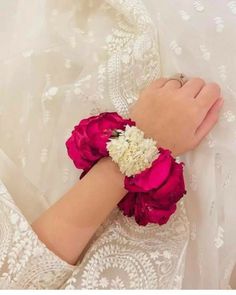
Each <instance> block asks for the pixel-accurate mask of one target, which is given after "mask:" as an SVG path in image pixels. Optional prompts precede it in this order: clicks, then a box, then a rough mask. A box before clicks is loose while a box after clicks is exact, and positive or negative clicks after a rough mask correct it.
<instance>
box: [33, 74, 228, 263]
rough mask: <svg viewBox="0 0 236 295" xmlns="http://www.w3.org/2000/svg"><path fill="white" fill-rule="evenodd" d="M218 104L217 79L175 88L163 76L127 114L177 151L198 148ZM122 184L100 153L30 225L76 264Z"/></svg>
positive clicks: (120, 192)
mask: <svg viewBox="0 0 236 295" xmlns="http://www.w3.org/2000/svg"><path fill="white" fill-rule="evenodd" d="M222 105H223V99H222V98H221V94H220V88H219V86H218V85H217V84H214V83H209V84H206V83H205V82H204V81H203V80H202V79H199V78H194V79H190V80H189V81H188V82H187V83H186V84H185V85H184V86H183V87H180V84H179V82H178V81H173V80H171V81H168V79H165V78H162V79H158V80H156V81H153V82H152V83H151V84H150V85H149V86H148V87H147V88H146V89H145V90H144V91H143V92H142V93H141V95H140V97H139V99H138V101H137V102H136V103H135V105H134V108H133V109H132V110H131V113H130V118H131V119H133V120H134V121H136V123H137V126H138V127H139V128H140V129H142V130H143V131H144V133H145V135H146V136H147V137H151V138H154V139H155V140H156V141H157V143H158V145H160V146H161V147H164V148H167V149H169V150H171V151H172V153H173V154H174V155H175V156H178V155H181V154H183V153H185V152H188V151H190V150H192V149H194V148H195V147H197V145H198V144H199V143H200V142H201V140H202V139H203V138H204V137H205V136H206V135H207V134H208V133H209V132H210V130H211V129H212V128H213V127H214V125H215V124H216V122H217V119H218V117H219V113H220V110H221V107H222ZM123 185H124V176H123V175H122V174H121V172H120V171H119V168H118V166H116V164H115V163H113V162H112V161H111V159H110V158H109V157H108V158H104V159H102V160H101V161H99V162H98V163H97V164H96V165H95V166H94V167H93V168H92V169H91V170H90V172H89V173H88V174H87V175H86V176H85V177H84V178H83V179H82V180H81V181H79V182H78V183H76V184H75V186H74V187H73V188H72V189H71V190H70V191H69V192H68V193H66V194H65V195H64V196H63V197H62V199H61V200H59V201H58V202H57V203H56V204H55V205H54V206H52V207H51V208H49V209H48V210H47V211H46V212H45V213H44V214H43V215H42V216H41V217H40V218H39V219H38V220H36V221H35V222H34V223H33V225H32V227H33V229H34V230H35V232H36V233H37V234H38V236H39V238H40V239H41V240H42V241H43V242H44V243H45V244H46V245H47V246H48V248H49V249H50V250H52V251H53V252H54V253H56V254H57V255H58V256H60V257H61V258H62V259H64V260H66V261H67V262H68V263H70V264H75V263H76V261H77V260H78V258H79V256H80V254H81V253H82V251H83V250H84V248H85V246H86V245H87V243H88V242H89V240H90V238H91V237H92V235H93V234H94V232H95V231H96V229H97V228H98V227H99V225H100V224H101V223H102V222H103V221H104V219H105V218H106V217H107V216H108V215H109V213H110V212H111V210H112V209H113V208H114V207H115V206H116V204H117V203H118V202H119V201H120V200H121V199H122V198H123V197H124V195H125V194H126V191H125V189H124V188H123Z"/></svg>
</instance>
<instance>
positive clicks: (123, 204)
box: [118, 192, 136, 217]
mask: <svg viewBox="0 0 236 295" xmlns="http://www.w3.org/2000/svg"><path fill="white" fill-rule="evenodd" d="M135 200H136V194H135V193H130V192H128V193H127V194H126V195H125V197H124V198H123V199H122V200H121V201H120V202H119V203H118V207H119V208H120V209H121V210H122V211H123V213H124V215H126V216H129V217H130V216H133V215H134V205H135Z"/></svg>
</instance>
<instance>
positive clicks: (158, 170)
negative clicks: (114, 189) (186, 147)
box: [125, 148, 174, 192]
mask: <svg viewBox="0 0 236 295" xmlns="http://www.w3.org/2000/svg"><path fill="white" fill-rule="evenodd" d="M159 152H160V155H159V157H158V158H157V159H156V160H154V161H153V163H152V166H151V167H150V168H147V169H145V170H144V171H142V172H141V173H139V174H137V175H135V176H130V177H126V178H125V188H126V189H127V190H128V191H130V192H147V191H150V190H151V189H154V188H156V187H160V186H161V185H162V184H163V183H164V182H165V181H166V179H167V178H168V176H169V174H170V171H171V167H172V163H173V160H174V159H173V157H172V156H171V152H170V151H169V150H164V149H161V148H160V149H159Z"/></svg>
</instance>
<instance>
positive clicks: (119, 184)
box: [32, 157, 126, 264]
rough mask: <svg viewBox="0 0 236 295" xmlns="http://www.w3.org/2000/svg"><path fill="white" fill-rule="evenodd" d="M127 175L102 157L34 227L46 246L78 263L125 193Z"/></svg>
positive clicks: (70, 261) (60, 255) (69, 260)
mask: <svg viewBox="0 0 236 295" xmlns="http://www.w3.org/2000/svg"><path fill="white" fill-rule="evenodd" d="M123 183H124V176H123V175H122V174H121V172H120V171H119V168H118V166H117V165H116V164H115V163H114V162H112V160H111V159H110V158H109V157H108V158H103V159H101V160H100V161H99V162H98V163H97V164H96V165H95V166H94V167H93V168H92V169H91V170H90V171H89V173H88V174H87V175H86V176H85V177H84V178H83V179H82V180H80V181H78V182H77V183H76V184H75V185H74V186H73V187H72V188H71V190H69V191H68V192H67V193H66V194H65V195H64V196H63V197H62V198H61V199H60V200H59V201H58V202H56V203H55V204H54V205H53V206H52V207H51V208H49V209H48V210H47V211H46V212H45V213H44V214H43V215H42V216H40V217H39V218H38V219H37V220H36V221H35V222H34V223H33V224H32V228H33V229H34V231H35V232H36V233H37V234H38V236H39V238H40V239H41V240H42V241H43V242H44V243H45V244H46V245H47V247H48V248H49V249H50V250H51V251H53V252H54V253H55V254H57V255H58V256H59V257H61V258H62V259H64V260H65V261H67V262H68V263H70V264H75V263H76V261H77V260H78V258H79V256H80V254H81V253H82V251H83V249H84V248H85V246H86V244H87V243H88V242H89V240H90V238H91V237H92V236H93V234H94V233H95V231H96V230H97V228H98V227H99V225H100V224H101V223H102V222H103V221H104V220H105V218H106V217H107V216H108V215H109V213H110V212H111V211H112V209H113V208H114V207H115V206H116V204H117V203H118V202H119V201H120V200H121V199H122V198H123V197H124V195H125V194H126V190H125V189H124V188H123Z"/></svg>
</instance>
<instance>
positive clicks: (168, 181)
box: [118, 149, 186, 225]
mask: <svg viewBox="0 0 236 295" xmlns="http://www.w3.org/2000/svg"><path fill="white" fill-rule="evenodd" d="M159 151H160V153H161V154H160V156H159V158H158V159H157V160H155V161H154V162H153V163H152V166H151V167H150V168H148V169H146V170H144V171H143V172H141V173H140V174H138V175H136V176H134V177H126V182H125V185H126V189H127V190H129V193H128V194H127V195H126V196H125V197H124V198H123V199H122V200H121V201H120V203H119V204H118V206H119V208H120V209H121V210H122V211H123V213H124V215H127V216H134V217H135V220H136V222H137V223H138V224H140V225H146V224H148V223H158V224H160V225H161V224H164V223H166V222H167V221H168V220H169V218H170V216H171V215H172V214H173V213H174V212H175V210H176V203H177V202H178V201H179V200H180V199H181V198H182V197H183V196H184V194H185V193H186V190H185V184H184V177H183V164H182V163H180V164H179V163H176V161H175V159H174V158H173V157H172V156H171V153H170V151H167V150H163V149H159ZM133 208H134V209H133Z"/></svg>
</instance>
